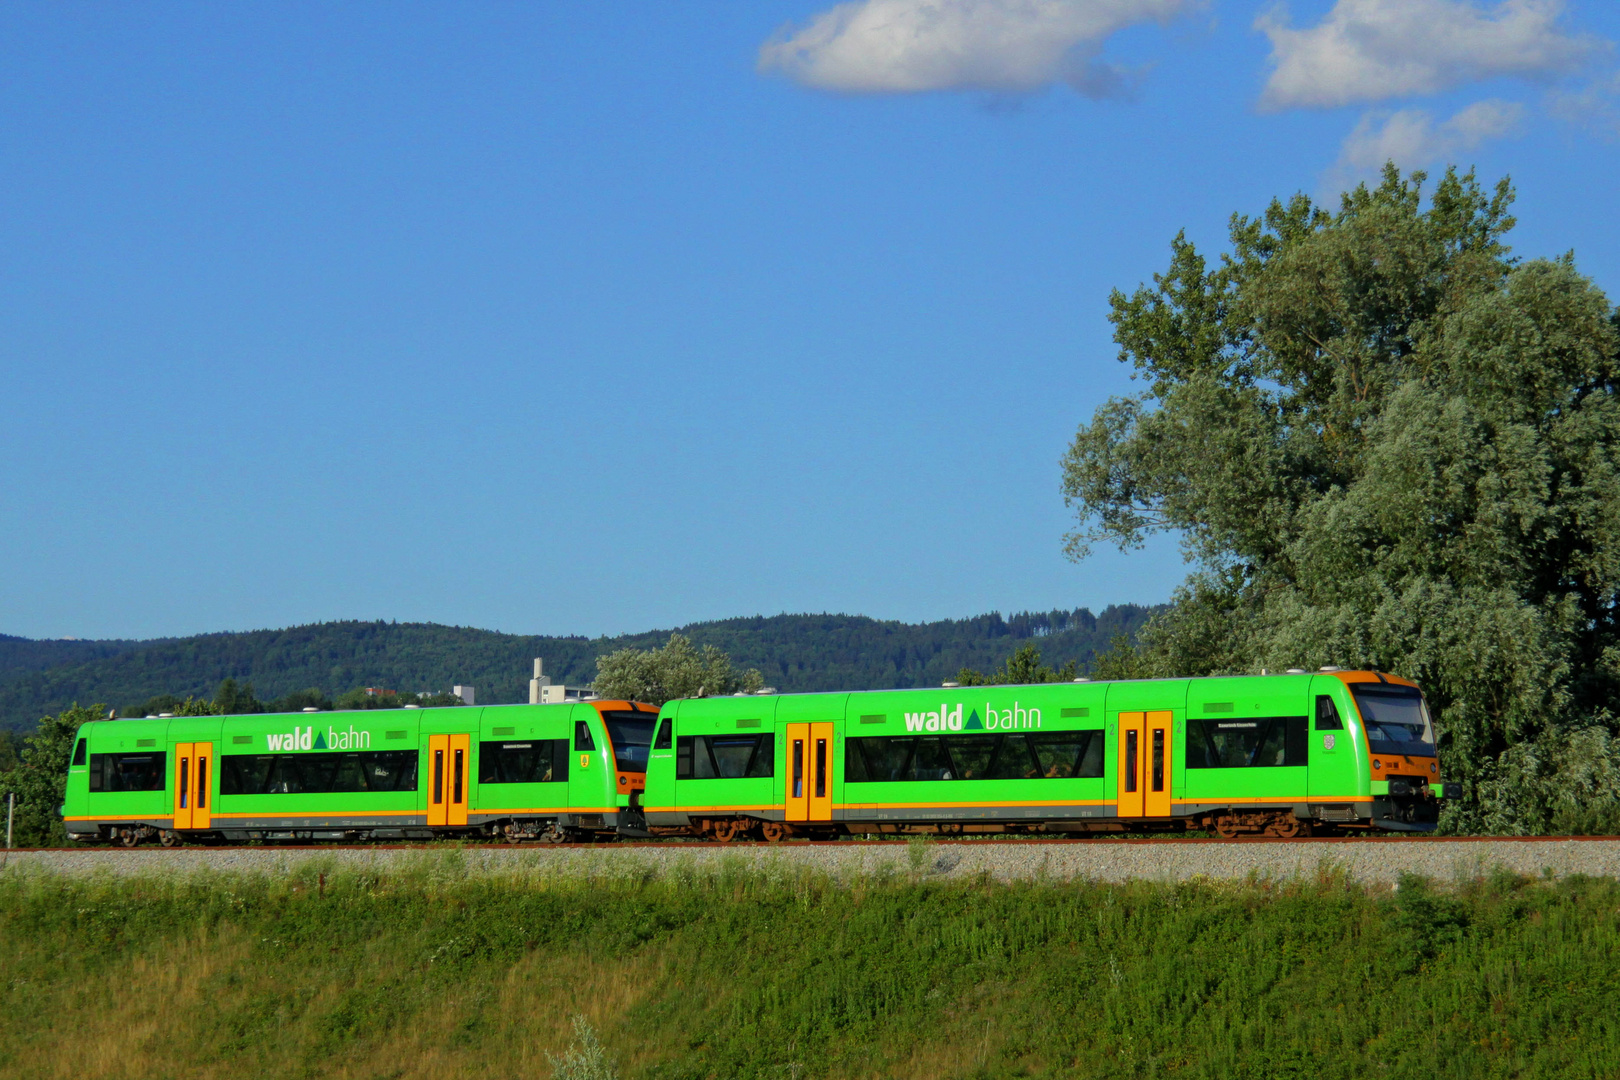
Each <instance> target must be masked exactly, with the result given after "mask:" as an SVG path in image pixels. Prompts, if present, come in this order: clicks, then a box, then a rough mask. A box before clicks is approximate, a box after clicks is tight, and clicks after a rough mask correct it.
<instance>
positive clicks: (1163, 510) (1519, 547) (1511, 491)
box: [1063, 166, 1620, 832]
mask: <svg viewBox="0 0 1620 1080" xmlns="http://www.w3.org/2000/svg"><path fill="white" fill-rule="evenodd" d="M1425 180H1426V178H1425V176H1424V175H1423V174H1422V173H1413V174H1411V175H1410V176H1407V177H1403V176H1402V175H1401V174H1400V173H1399V172H1397V171H1396V170H1395V169H1394V167H1393V166H1390V167H1388V168H1387V169H1386V171H1385V173H1384V177H1383V180H1382V182H1381V183H1380V184H1379V185H1377V186H1376V187H1372V188H1369V187H1367V186H1365V185H1364V186H1362V187H1358V188H1357V189H1356V190H1355V191H1353V192H1351V193H1349V194H1347V195H1346V196H1344V198H1343V202H1342V205H1341V207H1340V209H1339V210H1338V212H1336V213H1330V212H1328V211H1327V210H1325V209H1323V208H1321V207H1319V206H1317V205H1315V204H1314V203H1313V202H1312V201H1311V200H1310V199H1308V198H1306V197H1304V196H1302V195H1300V196H1295V197H1294V198H1293V199H1291V200H1289V201H1287V202H1281V201H1277V202H1273V203H1272V204H1271V206H1270V207H1269V208H1268V209H1267V210H1266V211H1265V213H1264V214H1263V215H1262V216H1261V217H1259V218H1249V217H1245V216H1241V215H1235V216H1234V217H1233V219H1232V222H1231V227H1230V240H1231V251H1230V252H1229V253H1228V254H1226V255H1224V256H1223V257H1222V258H1221V259H1220V260H1219V261H1218V262H1217V263H1215V264H1214V265H1211V263H1210V262H1209V261H1208V260H1206V259H1205V257H1204V256H1203V255H1201V254H1200V253H1199V252H1198V251H1197V250H1196V249H1195V247H1194V245H1193V244H1192V243H1190V242H1189V241H1188V240H1187V239H1186V238H1185V236H1184V235H1183V236H1177V237H1176V238H1175V240H1174V241H1173V242H1172V245H1171V258H1170V265H1169V268H1168V269H1167V270H1166V271H1165V272H1164V273H1163V274H1159V275H1155V277H1154V279H1153V282H1152V284H1151V285H1146V286H1143V287H1141V288H1138V289H1137V290H1136V291H1135V292H1133V293H1131V294H1130V295H1126V294H1124V293H1121V292H1117V291H1116V292H1115V293H1114V295H1113V296H1112V298H1111V308H1112V311H1111V314H1110V319H1111V321H1112V322H1113V324H1114V328H1115V340H1116V341H1117V342H1118V344H1119V346H1120V359H1121V360H1122V361H1124V362H1126V363H1129V364H1131V365H1133V366H1134V368H1135V375H1136V377H1138V378H1139V379H1141V380H1142V382H1143V384H1144V387H1143V389H1142V391H1141V392H1140V393H1137V394H1135V395H1132V396H1127V397H1119V398H1114V399H1111V400H1110V401H1108V402H1107V403H1106V404H1104V405H1103V406H1102V407H1101V408H1100V409H1098V410H1097V412H1096V414H1095V415H1094V416H1093V418H1092V420H1091V421H1090V423H1088V424H1085V425H1083V426H1082V427H1081V428H1080V430H1079V432H1078V434H1077V435H1076V437H1075V440H1074V443H1073V444H1072V446H1071V447H1070V448H1069V451H1068V453H1067V454H1066V455H1065V457H1064V460H1063V490H1064V494H1065V496H1066V499H1067V500H1068V502H1069V503H1070V505H1071V506H1073V507H1075V508H1076V509H1077V511H1078V517H1079V527H1078V528H1077V529H1076V531H1075V532H1074V533H1073V534H1071V535H1070V537H1069V539H1068V548H1069V551H1070V553H1071V555H1073V556H1074V557H1076V558H1080V557H1083V556H1084V555H1085V553H1086V552H1087V551H1088V550H1089V547H1090V545H1092V544H1094V543H1097V542H1109V543H1114V544H1117V545H1119V546H1120V547H1121V548H1129V547H1132V546H1136V545H1139V544H1140V543H1141V542H1142V541H1143V539H1144V538H1145V537H1146V536H1147V535H1149V534H1151V533H1155V532H1160V531H1169V532H1173V533H1176V534H1177V535H1179V536H1180V537H1181V540H1182V542H1183V544H1184V547H1185V551H1186V553H1187V555H1188V557H1189V559H1190V560H1191V561H1192V562H1193V564H1194V568H1195V569H1194V572H1193V573H1192V575H1191V576H1190V577H1189V578H1188V580H1187V581H1186V582H1185V584H1184V585H1183V586H1182V587H1181V588H1180V589H1179V590H1178V592H1177V593H1176V596H1175V600H1174V602H1173V604H1172V605H1171V606H1170V607H1169V608H1168V609H1167V610H1166V611H1165V612H1163V613H1162V614H1161V615H1159V616H1157V617H1155V619H1153V620H1152V621H1151V622H1150V623H1149V625H1148V627H1147V628H1146V630H1145V631H1144V634H1143V641H1144V644H1143V647H1142V656H1141V663H1142V665H1143V666H1144V667H1145V669H1147V670H1150V671H1152V672H1153V673H1155V674H1160V675H1204V674H1217V673H1237V672H1258V671H1259V670H1260V669H1261V668H1262V667H1269V668H1272V669H1277V668H1284V667H1288V666H1310V667H1316V666H1319V665H1325V664H1340V665H1345V666H1365V667H1373V668H1377V669H1380V670H1383V671H1388V672H1392V673H1395V674H1399V675H1403V676H1407V677H1410V678H1412V679H1414V680H1416V681H1417V682H1418V683H1420V684H1421V685H1422V686H1423V687H1424V688H1425V690H1426V692H1427V693H1428V695H1429V697H1430V701H1431V703H1432V704H1433V705H1434V706H1435V710H1436V714H1437V715H1436V721H1437V727H1438V728H1439V730H1440V732H1441V741H1440V752H1441V756H1442V759H1443V763H1444V768H1445V769H1446V771H1447V773H1448V775H1449V776H1451V777H1456V778H1458V779H1460V780H1462V781H1463V783H1464V786H1465V792H1466V798H1465V801H1464V803H1463V804H1461V805H1460V806H1454V807H1451V808H1449V809H1448V815H1447V818H1446V822H1447V824H1448V825H1450V826H1452V827H1463V828H1474V829H1486V830H1494V831H1509V832H1520V831H1539V830H1543V829H1547V828H1553V827H1561V828H1570V827H1578V826H1579V824H1580V823H1581V821H1583V820H1587V819H1589V818H1590V815H1591V814H1592V812H1593V808H1594V807H1608V808H1609V809H1610V811H1612V810H1613V808H1614V807H1616V806H1620V803H1616V801H1615V799H1616V796H1617V795H1620V769H1617V768H1616V764H1617V758H1616V747H1615V743H1614V738H1615V732H1616V718H1615V716H1614V714H1613V713H1612V712H1611V711H1610V702H1611V700H1612V699H1613V697H1614V694H1615V691H1616V689H1617V679H1620V638H1617V636H1616V630H1617V627H1616V610H1615V600H1616V589H1617V587H1620V462H1617V459H1616V446H1617V439H1620V403H1617V402H1616V399H1615V388H1616V369H1617V365H1620V348H1617V342H1620V320H1617V318H1616V312H1615V310H1614V308H1613V306H1612V305H1611V304H1610V303H1609V301H1608V299H1607V297H1606V296H1605V295H1604V294H1603V292H1602V291H1601V290H1599V289H1598V288H1597V286H1596V285H1594V284H1593V283H1592V282H1591V281H1590V280H1588V279H1587V278H1585V277H1583V276H1581V274H1580V273H1579V272H1578V271H1577V270H1576V267H1575V263H1574V258H1573V255H1566V256H1564V257H1562V258H1557V259H1551V260H1549V259H1531V260H1522V261H1521V260H1519V259H1517V258H1515V257H1514V256H1513V255H1512V253H1511V251H1510V249H1509V248H1508V246H1507V245H1506V243H1505V242H1504V238H1505V236H1506V235H1507V233H1508V232H1509V231H1510V230H1511V229H1512V227H1513V225H1514V218H1513V217H1512V216H1511V215H1510V213H1509V209H1510V207H1511V204H1512V201H1513V191H1512V188H1511V187H1510V185H1509V183H1508V181H1507V180H1505V179H1504V180H1503V181H1501V182H1500V183H1499V184H1497V185H1496V187H1495V188H1494V190H1492V191H1486V190H1484V189H1483V188H1482V187H1481V186H1480V184H1479V183H1478V182H1477V180H1476V178H1475V176H1474V174H1473V173H1472V172H1469V173H1468V174H1466V175H1458V174H1457V172H1456V171H1455V170H1448V171H1447V172H1446V174H1445V175H1444V176H1443V177H1442V178H1441V179H1440V181H1439V183H1438V185H1437V186H1436V187H1435V188H1434V189H1433V193H1432V195H1431V196H1430V197H1429V198H1428V199H1427V200H1426V201H1425V199H1424V191H1423V188H1424V183H1425Z"/></svg>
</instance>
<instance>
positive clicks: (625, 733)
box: [602, 711, 658, 773]
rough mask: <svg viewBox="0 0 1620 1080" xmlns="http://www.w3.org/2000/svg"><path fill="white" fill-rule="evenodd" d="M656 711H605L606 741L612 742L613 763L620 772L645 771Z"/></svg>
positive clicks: (603, 717)
mask: <svg viewBox="0 0 1620 1080" xmlns="http://www.w3.org/2000/svg"><path fill="white" fill-rule="evenodd" d="M657 720H658V715H657V714H656V713H646V712H623V711H620V712H605V713H603V714H602V722H603V723H604V724H606V725H607V733H608V741H609V742H611V743H612V744H613V761H614V765H615V766H616V767H617V768H618V770H619V771H620V772H639V773H644V772H646V771H647V749H648V747H649V746H650V745H651V744H652V737H653V724H654V723H656V722H657Z"/></svg>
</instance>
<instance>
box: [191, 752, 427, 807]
mask: <svg viewBox="0 0 1620 1080" xmlns="http://www.w3.org/2000/svg"><path fill="white" fill-rule="evenodd" d="M441 762H442V758H438V760H437V761H436V762H435V764H439V763H441ZM219 763H220V764H219V793H220V794H221V795H297V794H314V793H329V792H352V791H370V792H381V791H415V790H416V763H417V752H416V751H415V750H371V751H365V752H362V753H358V754H356V753H349V752H347V751H337V752H335V753H319V752H317V753H313V754H226V755H224V756H223V757H221V758H220V759H219ZM436 779H438V780H439V781H440V782H441V783H442V775H441V776H437V777H436ZM442 790H443V789H442V787H441V788H440V791H441V792H442ZM435 801H440V800H435Z"/></svg>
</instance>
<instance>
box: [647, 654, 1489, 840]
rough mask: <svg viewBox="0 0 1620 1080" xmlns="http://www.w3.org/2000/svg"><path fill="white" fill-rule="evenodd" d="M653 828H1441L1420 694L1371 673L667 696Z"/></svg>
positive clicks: (767, 833)
mask: <svg viewBox="0 0 1620 1080" xmlns="http://www.w3.org/2000/svg"><path fill="white" fill-rule="evenodd" d="M646 785H647V786H646V791H645V794H644V796H643V799H642V803H643V806H642V809H643V811H644V813H645V822H646V826H647V829H648V830H649V831H651V832H653V833H658V832H696V833H699V834H702V835H706V836H709V837H711V838H714V839H719V840H729V839H734V838H738V837H753V836H757V837H762V838H764V839H767V840H780V839H783V838H785V837H788V836H793V835H802V836H811V837H817V836H820V837H826V836H832V835H837V834H839V833H849V832H855V833H885V832H888V833H893V832H913V831H928V832H946V833H974V832H1043V833H1084V832H1109V831H1115V832H1117V831H1122V830H1127V829H1128V830H1133V831H1134V830H1156V829H1185V828H1189V827H1196V828H1201V829H1208V830H1212V831H1214V832H1217V833H1220V834H1221V835H1223V836H1238V835H1242V834H1256V835H1268V836H1278V837H1290V836H1299V835H1305V834H1309V833H1310V832H1311V831H1313V830H1322V831H1326V830H1335V829H1363V830H1390V831H1396V832H1425V831H1429V830H1432V829H1433V828H1434V827H1435V825H1436V822H1437V820H1438V816H1439V805H1440V800H1441V799H1442V798H1444V797H1447V796H1449V797H1452V798H1455V797H1457V796H1458V795H1459V794H1460V788H1459V786H1458V785H1456V784H1445V783H1443V782H1442V780H1441V776H1440V767H1439V760H1438V758H1437V755H1436V753H1435V739H1434V729H1433V725H1432V724H1431V722H1430V718H1429V712H1428V707H1427V705H1426V704H1425V702H1424V700H1423V695H1422V692H1421V691H1420V690H1419V688H1418V687H1417V686H1416V685H1414V684H1412V683H1410V682H1407V681H1405V680H1403V679H1398V678H1395V677H1394V676H1390V675H1384V674H1380V673H1378V672H1373V671H1339V670H1335V669H1324V670H1323V671H1321V672H1316V673H1306V672H1290V673H1287V674H1281V675H1268V676H1258V677H1233V678H1202V679H1156V680H1143V681H1128V682H1087V681H1084V680H1082V681H1079V682H1075V683H1059V684H1043V685H1023V686H980V687H971V688H964V687H946V688H942V689H930V690H902V691H884V692H863V693H838V694H794V695H783V696H771V697H730V698H707V699H696V700H684V701H672V702H670V703H668V704H667V705H665V706H664V707H663V709H662V710H661V712H660V715H659V720H658V730H657V734H656V736H655V738H654V741H653V744H652V749H651V752H650V754H649V758H648V767H647V777H646Z"/></svg>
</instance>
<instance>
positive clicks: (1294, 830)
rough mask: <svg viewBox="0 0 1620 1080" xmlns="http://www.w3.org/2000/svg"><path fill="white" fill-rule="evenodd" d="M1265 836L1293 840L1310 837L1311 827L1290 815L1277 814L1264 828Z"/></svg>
mask: <svg viewBox="0 0 1620 1080" xmlns="http://www.w3.org/2000/svg"><path fill="white" fill-rule="evenodd" d="M1266 835H1267V836H1276V837H1280V838H1282V839H1284V840H1293V839H1294V838H1296V837H1300V836H1309V835H1311V827H1310V825H1309V823H1307V822H1304V821H1300V820H1299V819H1298V818H1296V817H1294V815H1292V814H1278V815H1277V816H1276V817H1275V818H1273V819H1272V821H1271V824H1269V825H1267V826H1266Z"/></svg>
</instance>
